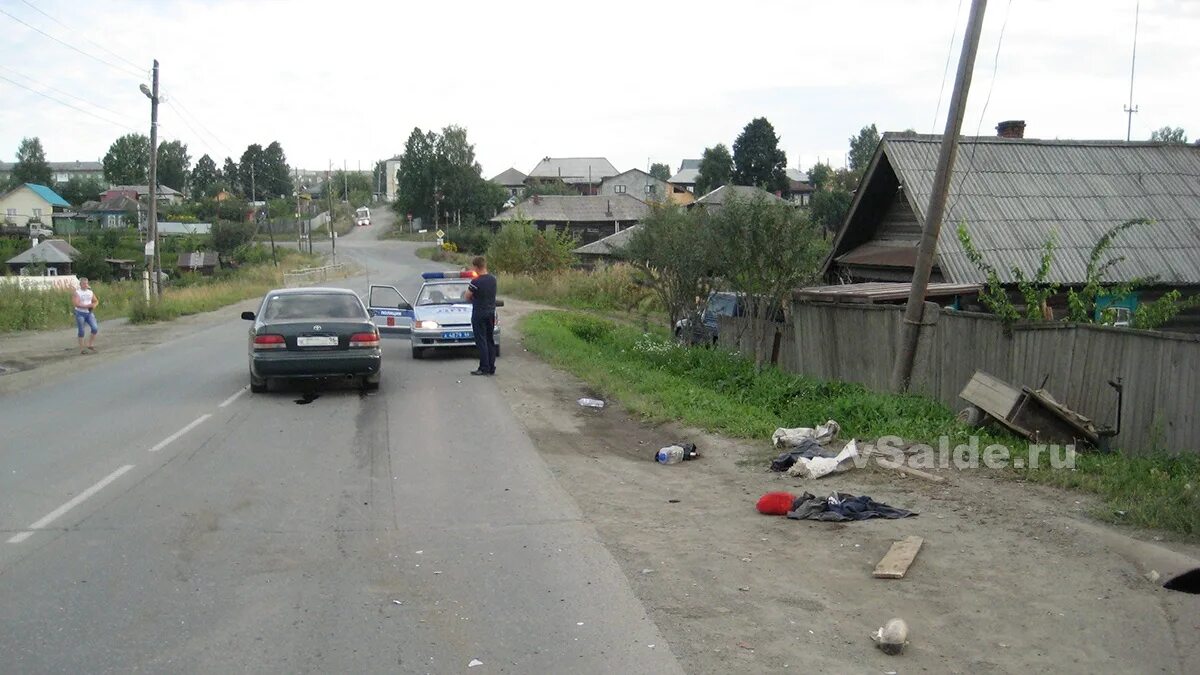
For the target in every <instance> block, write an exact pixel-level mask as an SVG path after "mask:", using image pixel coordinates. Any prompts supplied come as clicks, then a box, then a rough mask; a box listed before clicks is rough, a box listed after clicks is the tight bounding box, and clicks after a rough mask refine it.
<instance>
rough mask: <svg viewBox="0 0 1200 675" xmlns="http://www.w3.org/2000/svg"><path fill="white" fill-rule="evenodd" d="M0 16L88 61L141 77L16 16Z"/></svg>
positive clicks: (139, 73) (141, 75) (0, 12)
mask: <svg viewBox="0 0 1200 675" xmlns="http://www.w3.org/2000/svg"><path fill="white" fill-rule="evenodd" d="M0 14H3V15H5V16H7V17H8V18H10V19H12V20H13V21H16V22H17V23H19V24H21V25H22V26H25V27H26V28H28V29H30V30H32V31H35V32H37V33H40V34H42V35H44V36H46V37H48V38H50V39H51V40H54V41H55V42H57V43H59V44H60V45H62V46H64V47H66V48H68V49H71V50H73V51H76V52H79V53H80V54H82V55H84V56H86V57H88V58H89V59H93V60H95V61H98V62H99V63H103V64H104V65H106V66H108V67H109V68H113V69H115V70H118V71H120V72H122V73H125V74H127V75H129V74H132V75H134V76H135V77H139V78H140V77H143V73H142V72H140V71H130V70H129V69H127V68H125V67H123V66H118V65H116V64H115V63H113V62H111V61H105V60H104V59H102V58H100V57H99V56H96V55H95V54H89V53H88V52H85V51H83V50H82V49H80V48H79V47H76V46H75V45H73V44H70V43H67V42H64V41H62V40H60V39H58V38H56V37H54V36H53V35H51V34H49V33H47V32H46V31H44V30H42V29H41V28H38V27H37V26H32V25H30V24H28V23H25V22H24V21H22V20H21V19H20V18H18V17H16V16H13V15H12V14H9V13H8V12H6V11H4V10H3V9H0Z"/></svg>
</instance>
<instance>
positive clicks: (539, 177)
mask: <svg viewBox="0 0 1200 675" xmlns="http://www.w3.org/2000/svg"><path fill="white" fill-rule="evenodd" d="M617 173H618V172H617V169H616V167H614V166H613V165H612V162H609V161H608V160H607V159H605V158H603V157H546V158H543V159H542V161H540V162H538V165H537V166H535V167H534V168H533V171H530V172H529V184H530V185H533V184H535V183H549V182H554V181H561V182H562V183H565V184H567V185H569V186H571V187H573V188H575V189H576V190H578V191H579V194H581V195H595V194H597V193H598V191H599V186H600V181H602V180H604V179H605V178H608V177H609V176H615V175H617Z"/></svg>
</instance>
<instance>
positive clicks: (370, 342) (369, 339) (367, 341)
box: [350, 333, 379, 347]
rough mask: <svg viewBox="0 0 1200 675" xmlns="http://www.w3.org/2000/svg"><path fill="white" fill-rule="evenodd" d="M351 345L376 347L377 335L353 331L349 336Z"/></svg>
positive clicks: (377, 343)
mask: <svg viewBox="0 0 1200 675" xmlns="http://www.w3.org/2000/svg"><path fill="white" fill-rule="evenodd" d="M350 346H351V347H378V346H379V335H378V334H377V333H355V334H354V335H351V336H350Z"/></svg>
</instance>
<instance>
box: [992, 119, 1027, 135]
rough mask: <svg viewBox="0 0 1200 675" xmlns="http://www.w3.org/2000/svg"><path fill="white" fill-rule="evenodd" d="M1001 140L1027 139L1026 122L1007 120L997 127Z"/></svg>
mask: <svg viewBox="0 0 1200 675" xmlns="http://www.w3.org/2000/svg"><path fill="white" fill-rule="evenodd" d="M996 135H997V136H999V137H1000V138H1025V120H1005V121H1003V122H1001V123H1000V124H997V125H996Z"/></svg>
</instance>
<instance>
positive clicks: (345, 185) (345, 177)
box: [342, 159, 350, 203]
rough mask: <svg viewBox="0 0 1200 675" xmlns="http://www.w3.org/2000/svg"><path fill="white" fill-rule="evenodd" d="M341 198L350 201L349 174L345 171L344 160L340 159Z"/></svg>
mask: <svg viewBox="0 0 1200 675" xmlns="http://www.w3.org/2000/svg"><path fill="white" fill-rule="evenodd" d="M342 200H343V201H345V202H347V203H349V202H350V174H349V173H347V172H346V160H344V159H343V160H342Z"/></svg>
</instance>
